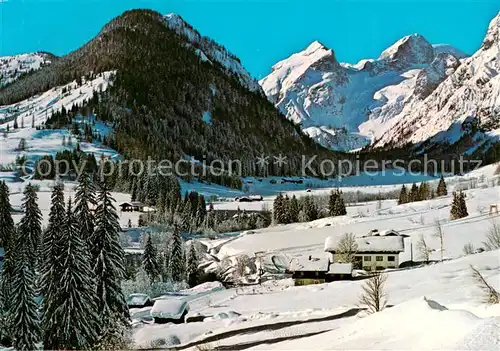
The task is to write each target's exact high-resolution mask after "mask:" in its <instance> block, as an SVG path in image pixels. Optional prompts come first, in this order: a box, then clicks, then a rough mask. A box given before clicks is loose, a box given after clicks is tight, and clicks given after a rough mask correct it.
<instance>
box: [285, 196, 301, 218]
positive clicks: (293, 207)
mask: <svg viewBox="0 0 500 351" xmlns="http://www.w3.org/2000/svg"><path fill="white" fill-rule="evenodd" d="M288 211H289V214H290V222H291V223H296V222H298V221H299V212H300V206H299V201H298V200H297V198H296V197H295V195H293V196H292V198H291V199H290V207H289V209H288Z"/></svg>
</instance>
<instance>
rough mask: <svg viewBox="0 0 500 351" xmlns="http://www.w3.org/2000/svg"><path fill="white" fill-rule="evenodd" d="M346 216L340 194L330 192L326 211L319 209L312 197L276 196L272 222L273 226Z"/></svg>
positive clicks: (336, 191) (333, 191)
mask: <svg viewBox="0 0 500 351" xmlns="http://www.w3.org/2000/svg"><path fill="white" fill-rule="evenodd" d="M346 214H347V211H346V207H345V203H344V199H343V198H342V192H341V191H339V190H332V192H331V193H330V196H329V199H328V208H327V210H325V209H323V208H321V207H320V206H319V205H318V203H317V201H315V199H314V198H313V197H312V196H304V197H301V198H299V199H297V198H296V197H295V195H293V196H292V197H291V198H289V197H288V195H285V196H283V194H281V193H280V194H278V196H276V199H274V203H273V221H274V223H275V224H288V223H296V222H310V221H314V220H316V219H319V218H324V217H328V216H332V217H333V216H345V215H346Z"/></svg>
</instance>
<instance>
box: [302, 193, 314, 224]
mask: <svg viewBox="0 0 500 351" xmlns="http://www.w3.org/2000/svg"><path fill="white" fill-rule="evenodd" d="M302 212H303V214H302V216H301V217H302V221H304V222H310V221H315V220H317V219H318V207H317V206H316V204H315V203H314V199H313V198H312V196H306V197H304V200H303V203H302Z"/></svg>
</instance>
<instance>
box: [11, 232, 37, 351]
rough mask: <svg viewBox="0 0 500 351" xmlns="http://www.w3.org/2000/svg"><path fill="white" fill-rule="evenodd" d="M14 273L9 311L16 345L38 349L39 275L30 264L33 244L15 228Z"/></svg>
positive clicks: (20, 348)
mask: <svg viewBox="0 0 500 351" xmlns="http://www.w3.org/2000/svg"><path fill="white" fill-rule="evenodd" d="M15 236H16V239H15V242H16V244H15V257H16V260H15V262H14V276H13V280H12V292H11V296H9V298H10V299H11V303H10V310H9V322H8V324H9V326H10V327H11V332H12V338H13V341H14V347H15V348H16V349H17V350H35V349H36V348H37V347H36V344H37V343H38V342H39V340H40V322H39V319H38V306H37V304H36V302H35V297H36V281H35V280H36V278H35V269H34V265H32V264H31V262H32V260H33V257H32V255H31V251H30V250H32V243H30V242H29V241H28V240H26V237H25V236H24V235H23V234H22V232H20V231H19V230H18V231H16V234H15Z"/></svg>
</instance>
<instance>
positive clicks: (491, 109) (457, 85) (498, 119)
mask: <svg viewBox="0 0 500 351" xmlns="http://www.w3.org/2000/svg"><path fill="white" fill-rule="evenodd" d="M499 38H500V13H499V14H498V15H497V16H496V17H495V18H494V19H493V20H492V21H491V23H490V26H489V28H488V32H487V34H486V37H485V39H484V41H483V43H482V45H481V48H480V49H479V50H478V51H477V52H476V53H475V54H474V55H472V56H471V57H469V58H467V59H465V60H463V61H462V64H461V65H460V66H459V67H458V63H457V62H455V60H454V58H453V57H450V56H442V54H440V55H438V58H439V59H440V60H439V62H435V63H434V62H433V64H431V67H430V69H432V71H428V72H427V78H426V79H423V80H422V79H421V81H425V82H426V85H427V86H429V87H430V88H429V89H426V88H419V89H417V90H416V92H417V93H418V94H419V95H420V97H424V99H420V100H419V101H418V103H416V104H413V105H407V106H405V108H403V109H402V111H401V112H400V113H399V114H398V115H396V116H394V117H393V119H394V121H395V123H394V124H393V126H392V127H391V128H390V129H388V130H387V131H386V132H384V133H383V134H382V135H381V137H380V138H379V139H378V140H376V141H375V143H374V145H375V146H384V145H388V144H390V145H395V146H400V145H404V144H406V143H408V142H410V143H421V142H424V141H427V143H426V144H427V145H428V147H430V146H432V145H434V144H436V143H440V142H447V143H454V142H456V141H457V140H459V139H460V138H461V137H462V136H463V135H464V133H465V132H466V131H467V130H468V129H469V128H465V127H463V126H465V125H466V124H467V125H469V124H471V120H474V121H475V122H473V123H472V124H474V125H477V126H478V127H480V128H481V129H482V130H484V131H486V136H490V137H496V135H497V134H498V133H497V131H495V130H497V129H499V128H500V39H499ZM442 72H445V75H447V77H446V79H445V80H444V81H442V82H439V81H440V80H441V78H439V77H442V76H443V75H442ZM429 84H430V85H429ZM433 85H437V86H436V88H431V87H432V86H433ZM429 91H432V92H431V93H430V94H429V93H428V92H429ZM422 93H423V94H422ZM483 141H484V140H483Z"/></svg>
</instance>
